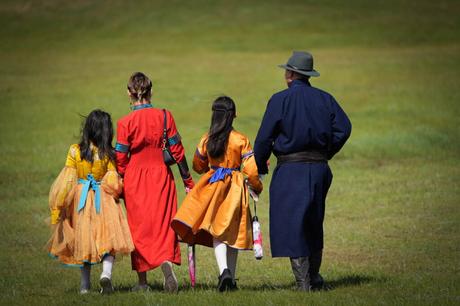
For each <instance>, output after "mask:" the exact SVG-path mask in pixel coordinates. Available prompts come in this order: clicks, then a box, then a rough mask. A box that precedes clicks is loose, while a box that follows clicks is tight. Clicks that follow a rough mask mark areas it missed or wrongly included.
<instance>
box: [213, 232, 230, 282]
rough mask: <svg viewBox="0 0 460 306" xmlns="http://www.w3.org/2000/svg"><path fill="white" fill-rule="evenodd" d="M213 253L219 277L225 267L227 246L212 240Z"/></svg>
mask: <svg viewBox="0 0 460 306" xmlns="http://www.w3.org/2000/svg"><path fill="white" fill-rule="evenodd" d="M212 244H213V246H214V253H215V254H216V260H217V265H218V266H219V275H220V274H222V272H224V270H225V269H227V268H228V266H227V245H226V244H225V243H222V242H220V241H219V240H216V239H213V240H212Z"/></svg>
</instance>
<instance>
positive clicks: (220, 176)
mask: <svg viewBox="0 0 460 306" xmlns="http://www.w3.org/2000/svg"><path fill="white" fill-rule="evenodd" d="M211 168H212V169H213V170H215V172H214V174H213V175H212V176H211V178H210V179H209V183H210V184H212V183H215V182H217V181H223V180H224V179H225V177H226V176H227V175H232V172H233V171H240V168H224V167H217V166H211Z"/></svg>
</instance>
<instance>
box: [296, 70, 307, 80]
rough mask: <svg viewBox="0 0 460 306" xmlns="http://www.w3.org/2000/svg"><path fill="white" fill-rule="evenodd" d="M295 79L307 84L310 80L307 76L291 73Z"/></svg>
mask: <svg viewBox="0 0 460 306" xmlns="http://www.w3.org/2000/svg"><path fill="white" fill-rule="evenodd" d="M293 73H294V75H295V77H296V79H297V80H301V81H303V82H309V80H310V77H309V76H308V75H304V74H301V73H298V72H295V71H293Z"/></svg>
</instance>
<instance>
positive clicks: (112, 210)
mask: <svg viewBox="0 0 460 306" xmlns="http://www.w3.org/2000/svg"><path fill="white" fill-rule="evenodd" d="M112 138H113V127H112V120H111V118H110V115H109V114H108V113H106V112H103V111H101V110H94V111H92V112H91V113H90V114H89V115H88V117H87V118H86V121H85V123H84V127H83V131H82V137H81V140H80V143H79V144H74V145H71V146H70V149H69V153H68V154H67V160H66V163H65V167H64V169H62V171H61V173H60V174H59V176H58V177H57V179H56V180H55V181H54V183H53V185H52V186H51V190H50V194H49V206H50V210H51V224H53V225H54V231H53V234H52V236H51V239H50V240H49V242H48V245H47V249H48V251H49V254H50V255H51V256H52V257H54V258H57V259H58V260H59V261H61V262H62V263H64V264H66V265H69V266H77V267H80V268H81V286H80V293H81V294H86V293H88V292H89V289H90V272H91V265H92V264H96V263H99V262H101V261H102V264H103V270H102V273H101V276H100V285H101V287H102V289H101V293H111V292H112V291H113V287H112V282H111V278H112V265H113V262H114V255H115V254H129V253H130V252H131V251H132V250H133V249H134V246H133V243H132V241H131V235H130V232H129V228H128V223H127V222H126V219H125V216H124V215H123V211H122V207H121V205H119V203H118V196H119V195H120V193H121V190H122V181H121V179H120V177H119V176H118V174H117V172H116V167H115V152H114V150H113V147H112Z"/></svg>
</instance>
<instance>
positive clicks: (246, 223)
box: [172, 96, 262, 292]
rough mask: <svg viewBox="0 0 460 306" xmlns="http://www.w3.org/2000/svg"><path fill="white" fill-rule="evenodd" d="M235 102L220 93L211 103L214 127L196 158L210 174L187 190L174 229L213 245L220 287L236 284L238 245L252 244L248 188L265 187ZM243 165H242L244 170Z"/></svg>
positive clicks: (247, 246)
mask: <svg viewBox="0 0 460 306" xmlns="http://www.w3.org/2000/svg"><path fill="white" fill-rule="evenodd" d="M235 114H236V108H235V103H234V102H233V100H232V99H231V98H229V97H226V96H222V97H219V98H217V99H216V100H215V101H214V103H213V105H212V119H211V127H210V129H209V132H208V133H207V134H205V135H204V136H203V137H202V138H201V141H200V143H199V144H198V147H197V149H196V152H195V156H194V158H193V169H194V170H195V171H196V172H198V173H200V174H202V173H205V174H204V175H203V176H202V177H201V179H200V181H199V182H198V183H197V185H196V186H195V188H194V189H193V190H192V191H191V192H190V193H189V194H188V195H187V197H186V198H185V200H184V202H183V203H182V206H181V207H180V209H179V211H178V212H177V214H176V216H175V217H174V220H173V222H172V228H173V229H174V230H175V231H176V233H177V234H178V235H179V236H180V238H182V240H183V241H185V242H187V243H189V244H201V245H205V246H209V247H214V252H215V255H216V260H217V265H218V266H219V273H220V276H219V278H218V279H219V281H218V284H217V286H218V289H219V291H221V292H222V291H225V290H232V289H236V282H235V270H236V260H237V256H238V250H246V249H250V248H251V247H252V229H251V215H250V211H249V200H248V190H247V186H246V185H245V183H244V177H243V174H244V175H246V176H248V182H249V185H250V187H251V188H253V189H254V190H255V191H256V192H257V193H260V192H261V191H262V182H261V181H260V180H259V177H258V174H257V166H256V164H255V160H254V156H253V155H254V154H253V152H252V149H251V145H250V144H249V140H248V138H247V137H246V136H245V135H243V134H241V133H239V132H237V131H235V130H234V129H233V127H232V123H233V119H234V118H235ZM241 168H242V169H241Z"/></svg>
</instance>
